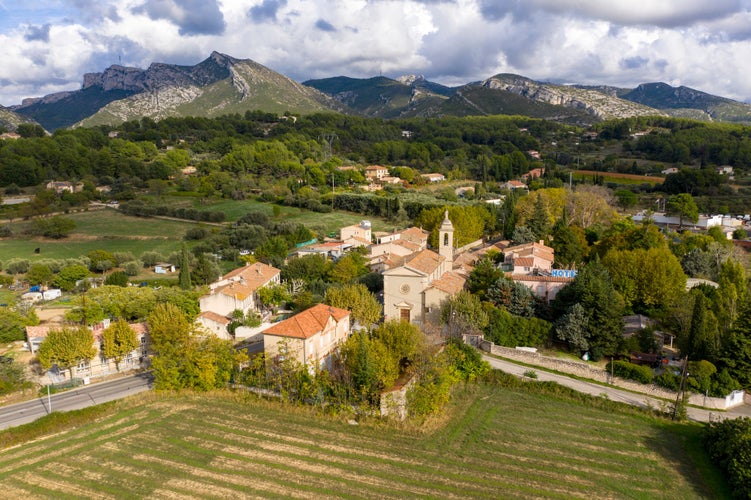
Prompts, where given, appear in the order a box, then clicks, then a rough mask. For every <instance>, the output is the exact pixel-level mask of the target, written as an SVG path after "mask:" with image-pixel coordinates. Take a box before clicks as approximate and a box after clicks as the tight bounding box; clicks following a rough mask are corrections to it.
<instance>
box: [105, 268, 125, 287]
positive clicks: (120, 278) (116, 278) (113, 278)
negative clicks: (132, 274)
mask: <svg viewBox="0 0 751 500" xmlns="http://www.w3.org/2000/svg"><path fill="white" fill-rule="evenodd" d="M104 284H105V285H115V286H123V287H125V286H128V275H127V274H126V273H125V271H115V272H113V273H110V274H108V275H107V278H105V280H104Z"/></svg>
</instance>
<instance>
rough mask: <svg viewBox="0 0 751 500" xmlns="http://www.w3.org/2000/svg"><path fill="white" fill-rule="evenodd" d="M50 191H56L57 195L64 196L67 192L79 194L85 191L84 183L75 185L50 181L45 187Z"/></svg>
mask: <svg viewBox="0 0 751 500" xmlns="http://www.w3.org/2000/svg"><path fill="white" fill-rule="evenodd" d="M45 187H46V188H47V189H49V190H50V191H54V192H55V193H57V194H62V193H65V192H68V193H78V192H81V191H83V183H81V182H79V183H77V184H75V185H73V184H72V183H70V182H68V181H50V182H48V183H47V185H46V186H45Z"/></svg>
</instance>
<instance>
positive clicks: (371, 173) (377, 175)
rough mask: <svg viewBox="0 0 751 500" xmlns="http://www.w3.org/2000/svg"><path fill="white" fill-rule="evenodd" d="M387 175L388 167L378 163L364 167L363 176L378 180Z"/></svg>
mask: <svg viewBox="0 0 751 500" xmlns="http://www.w3.org/2000/svg"><path fill="white" fill-rule="evenodd" d="M388 175H389V169H388V168H386V167H382V166H380V165H370V166H368V167H365V177H366V178H368V179H370V180H380V179H381V178H383V177H386V176H388Z"/></svg>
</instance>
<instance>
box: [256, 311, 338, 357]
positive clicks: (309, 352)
mask: <svg viewBox="0 0 751 500" xmlns="http://www.w3.org/2000/svg"><path fill="white" fill-rule="evenodd" d="M349 333H350V313H349V311H347V310H345V309H340V308H338V307H332V306H328V305H326V304H317V305H315V306H313V307H311V308H310V309H306V310H305V311H303V312H301V313H298V314H295V315H294V316H292V317H291V318H287V319H285V320H283V321H280V322H278V323H275V324H274V325H272V326H270V327H269V328H267V329H265V330H264V331H263V350H264V352H265V353H266V360H267V362H269V363H275V362H276V363H278V362H282V361H284V360H285V359H288V358H291V359H294V360H295V361H297V362H299V363H300V364H303V365H305V366H307V367H308V369H309V370H311V371H313V370H315V369H316V368H321V369H322V368H330V367H331V356H332V354H334V353H335V352H336V351H337V349H338V348H339V345H340V344H341V343H342V342H344V340H346V339H347V337H348V336H349Z"/></svg>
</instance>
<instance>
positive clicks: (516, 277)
mask: <svg viewBox="0 0 751 500" xmlns="http://www.w3.org/2000/svg"><path fill="white" fill-rule="evenodd" d="M506 277H508V278H511V279H512V280H513V281H540V282H544V283H571V282H572V281H574V278H566V277H564V276H535V275H534V274H511V273H506Z"/></svg>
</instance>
